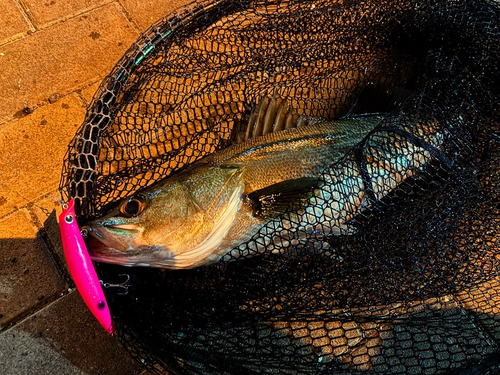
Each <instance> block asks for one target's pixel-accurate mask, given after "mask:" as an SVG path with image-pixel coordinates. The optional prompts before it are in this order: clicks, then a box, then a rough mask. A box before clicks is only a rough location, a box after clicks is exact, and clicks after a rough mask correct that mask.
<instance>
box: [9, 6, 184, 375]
mask: <svg viewBox="0 0 500 375" xmlns="http://www.w3.org/2000/svg"><path fill="white" fill-rule="evenodd" d="M188 2H189V1H188V0H159V1H153V0H145V1H142V0H119V1H113V0H64V1H63V0H43V1H41V0H0V5H1V7H2V12H0V98H1V100H0V170H1V171H2V178H1V179H0V262H1V264H2V265H1V267H0V365H1V366H2V371H1V372H2V374H16V375H17V374H101V375H106V374H139V373H141V372H142V370H141V369H140V367H139V365H138V364H136V363H135V362H134V361H133V360H132V359H131V358H130V357H129V355H128V354H127V353H126V351H125V350H124V349H123V348H122V347H121V346H120V344H119V342H118V341H117V340H116V338H114V337H112V336H110V335H108V334H107V333H106V332H105V331H104V330H103V329H102V328H101V327H100V325H99V324H98V323H97V322H96V321H95V319H94V318H93V316H92V315H91V314H90V312H89V311H88V310H87V308H86V307H85V306H84V304H83V302H82V300H81V298H80V296H79V295H78V294H77V292H76V291H75V289H74V285H73V283H72V281H71V278H70V277H69V274H68V270H67V267H66V265H65V262H64V258H63V250H62V247H61V242H60V238H59V230H58V225H57V220H56V217H57V216H58V215H59V213H60V210H61V209H60V205H59V203H58V202H57V201H56V199H58V198H59V194H58V191H57V187H58V183H59V178H60V171H61V167H62V158H63V156H64V153H65V152H66V148H67V145H68V143H69V141H70V139H71V138H72V136H73V135H74V133H75V131H76V129H77V128H78V126H79V125H80V124H81V123H82V121H83V118H84V116H85V109H86V107H87V105H88V103H89V102H90V101H91V98H92V96H93V94H94V92H95V90H96V89H97V87H98V86H99V82H100V81H101V80H102V78H103V77H104V76H105V75H106V74H107V73H108V72H109V71H110V69H111V68H112V67H113V65H114V64H115V62H116V61H117V60H118V59H119V58H120V57H121V55H122V54H123V53H124V52H125V50H126V49H127V48H128V47H129V46H130V44H131V43H132V42H133V41H134V40H135V39H136V38H137V37H138V36H139V34H140V32H141V31H143V30H145V29H147V27H148V26H149V25H150V24H151V23H152V22H154V21H155V20H156V19H158V18H160V17H161V16H163V15H165V14H167V13H169V12H171V11H172V10H173V9H175V8H177V7H179V6H182V5H184V4H186V3H188Z"/></svg>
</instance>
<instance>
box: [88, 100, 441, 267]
mask: <svg viewBox="0 0 500 375" xmlns="http://www.w3.org/2000/svg"><path fill="white" fill-rule="evenodd" d="M262 103H263V105H262V106H259V105H257V106H256V107H255V109H254V112H253V113H251V114H250V117H249V121H248V126H247V128H246V129H245V128H243V131H241V129H239V130H238V132H237V135H236V137H235V140H234V144H232V145H230V146H228V147H226V148H225V149H222V150H220V151H217V152H215V153H213V154H211V155H209V156H207V157H205V158H203V159H201V160H199V161H197V162H195V163H193V164H192V165H191V166H189V167H188V168H186V169H183V170H181V171H179V172H178V173H176V174H173V175H171V176H168V177H166V178H165V179H163V180H161V181H159V182H157V183H155V184H154V185H152V186H151V187H148V188H146V189H144V190H142V191H139V192H137V193H135V194H133V195H131V196H130V197H127V198H125V199H122V200H121V201H119V202H118V204H117V206H116V207H115V208H114V209H112V210H111V211H110V212H108V213H107V214H105V215H104V216H102V217H100V218H97V219H95V220H92V221H90V222H89V223H87V225H86V226H85V227H84V228H82V230H83V232H84V233H86V236H85V237H86V243H87V247H88V250H89V253H90V256H91V258H92V260H94V261H97V262H105V263H113V264H119V265H122V266H142V267H157V268H165V269H171V270H177V269H190V268H196V267H201V266H206V265H211V264H214V263H217V262H219V261H221V260H224V261H232V260H235V259H240V258H241V257H247V256H254V255H257V254H259V253H263V252H265V251H271V252H275V253H280V254H281V253H283V250H284V249H291V248H300V247H301V246H302V245H304V246H306V245H307V246H309V247H310V246H311V245H312V246H313V248H315V249H320V250H322V251H324V250H326V249H328V247H329V243H328V239H329V238H331V236H339V235H350V234H354V233H356V231H357V229H356V228H355V227H354V226H353V225H352V223H351V221H352V219H354V218H355V217H356V215H358V214H359V213H361V212H362V211H363V210H365V209H366V208H368V207H370V206H371V204H372V203H373V201H374V200H380V199H383V198H384V197H385V196H387V195H388V194H390V192H391V191H393V190H394V189H396V188H397V187H398V186H399V185H400V184H401V183H402V182H403V181H405V180H406V179H408V178H409V177H411V176H413V175H414V174H415V173H416V172H417V171H418V170H420V169H421V168H423V167H424V166H425V165H426V164H427V163H428V162H429V161H430V160H431V159H432V158H435V157H437V156H438V157H439V155H441V156H442V155H444V154H443V153H442V152H441V151H440V149H441V147H442V145H443V142H444V133H443V131H442V129H444V128H443V127H442V126H440V124H438V123H437V122H436V120H432V119H431V120H427V121H426V122H423V123H419V122H418V119H416V120H415V121H413V120H411V121H410V120H409V119H405V118H404V117H400V118H396V119H394V118H392V120H388V119H390V118H391V117H390V116H388V114H369V115H357V116H351V117H349V118H344V119H340V120H335V121H326V120H320V119H314V118H307V117H305V116H303V115H301V116H296V115H291V114H290V113H289V106H288V105H287V103H286V102H285V101H283V100H276V99H271V100H267V101H262ZM263 107H265V108H264V109H263ZM270 113H271V114H270ZM391 121H392V122H391ZM441 125H442V124H441ZM360 145H361V146H360ZM292 251H293V250H292Z"/></svg>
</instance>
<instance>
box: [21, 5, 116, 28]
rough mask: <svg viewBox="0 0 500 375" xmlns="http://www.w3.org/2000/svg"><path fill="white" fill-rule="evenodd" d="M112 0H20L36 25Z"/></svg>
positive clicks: (66, 16) (40, 25) (42, 25)
mask: <svg viewBox="0 0 500 375" xmlns="http://www.w3.org/2000/svg"><path fill="white" fill-rule="evenodd" d="M111 1H113V0H22V3H23V4H24V6H25V7H26V9H28V10H29V13H30V15H31V17H32V19H33V20H34V22H35V24H36V25H37V26H38V27H44V26H45V25H47V24H49V23H52V22H54V21H56V20H60V19H65V18H68V17H70V16H72V15H74V14H78V13H82V12H84V11H85V10H88V9H92V8H95V7H96V6H99V5H102V4H105V3H109V2H111Z"/></svg>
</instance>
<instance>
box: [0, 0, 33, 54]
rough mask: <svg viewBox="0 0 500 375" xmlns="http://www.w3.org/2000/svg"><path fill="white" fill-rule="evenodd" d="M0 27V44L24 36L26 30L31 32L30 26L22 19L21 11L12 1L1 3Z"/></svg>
mask: <svg viewBox="0 0 500 375" xmlns="http://www.w3.org/2000/svg"><path fill="white" fill-rule="evenodd" d="M0 25H1V27H0V44H3V43H5V42H7V41H9V40H12V39H14V38H16V37H20V36H22V35H23V34H26V33H27V32H28V30H31V31H33V29H32V28H31V26H30V24H29V23H28V22H27V21H26V19H25V18H24V16H23V13H22V11H21V9H19V7H18V6H17V4H16V3H15V1H13V0H7V1H3V2H2V11H1V12H0Z"/></svg>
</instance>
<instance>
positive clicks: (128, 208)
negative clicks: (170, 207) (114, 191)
mask: <svg viewBox="0 0 500 375" xmlns="http://www.w3.org/2000/svg"><path fill="white" fill-rule="evenodd" d="M146 204H147V201H146V199H145V198H144V197H142V196H140V195H137V196H133V197H130V198H129V199H128V200H126V201H125V202H123V203H122V205H121V206H120V212H121V214H122V215H123V216H125V217H134V216H137V215H140V214H141V212H142V211H144V209H145V208H146Z"/></svg>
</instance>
